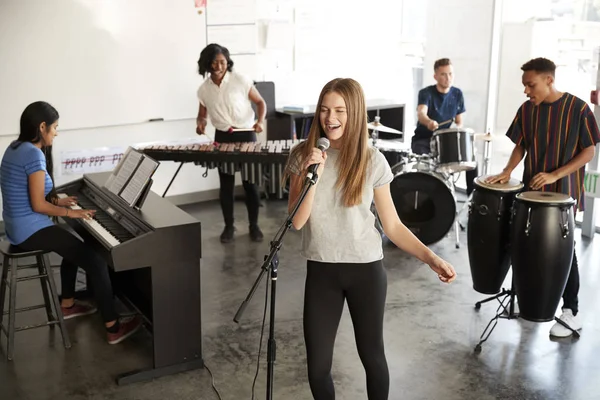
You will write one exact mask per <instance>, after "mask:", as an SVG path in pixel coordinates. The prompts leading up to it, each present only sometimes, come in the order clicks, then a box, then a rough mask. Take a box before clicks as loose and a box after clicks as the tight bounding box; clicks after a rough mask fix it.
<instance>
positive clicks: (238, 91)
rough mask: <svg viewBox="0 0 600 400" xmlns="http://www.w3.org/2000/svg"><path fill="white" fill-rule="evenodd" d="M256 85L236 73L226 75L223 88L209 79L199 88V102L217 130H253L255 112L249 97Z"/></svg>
mask: <svg viewBox="0 0 600 400" xmlns="http://www.w3.org/2000/svg"><path fill="white" fill-rule="evenodd" d="M253 86H254V83H253V82H252V81H251V80H250V79H248V78H246V77H245V76H243V75H240V74H238V73H236V72H229V71H227V72H226V73H225V76H224V77H223V80H222V81H221V86H217V85H216V84H215V83H214V82H213V80H212V79H211V78H210V77H209V78H208V79H206V80H205V81H204V83H202V85H200V88H198V100H199V101H200V104H202V105H203V106H204V107H206V110H207V111H208V117H209V118H210V121H211V123H212V124H213V126H214V127H215V128H217V129H218V130H220V131H225V132H227V131H228V130H229V128H232V127H233V128H252V126H253V125H254V110H253V109H252V104H251V102H250V99H249V98H248V95H249V94H250V89H252V87H253Z"/></svg>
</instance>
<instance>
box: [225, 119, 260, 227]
mask: <svg viewBox="0 0 600 400" xmlns="http://www.w3.org/2000/svg"><path fill="white" fill-rule="evenodd" d="M215 142H217V143H236V142H256V133H255V132H233V133H229V132H225V131H220V130H218V129H217V130H216V132H215ZM219 184H220V189H219V200H220V201H221V210H222V211H223V219H224V220H225V225H228V226H233V204H234V202H235V194H234V188H235V174H225V173H223V172H221V170H219ZM242 184H243V185H244V192H246V208H247V209H248V221H249V222H250V225H257V223H258V208H259V207H260V194H259V193H258V188H257V187H256V185H255V184H253V183H250V182H248V181H242Z"/></svg>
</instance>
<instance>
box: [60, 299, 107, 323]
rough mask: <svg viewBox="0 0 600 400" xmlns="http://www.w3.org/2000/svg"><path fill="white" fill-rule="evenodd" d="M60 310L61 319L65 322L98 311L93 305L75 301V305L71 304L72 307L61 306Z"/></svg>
mask: <svg viewBox="0 0 600 400" xmlns="http://www.w3.org/2000/svg"><path fill="white" fill-rule="evenodd" d="M60 309H61V310H62V313H63V319H65V320H67V319H71V318H77V317H81V316H83V315H90V314H93V313H95V312H96V311H98V309H97V308H96V307H94V306H93V305H91V304H87V303H80V302H78V301H75V304H73V306H72V307H69V308H66V307H62V306H61V307H60Z"/></svg>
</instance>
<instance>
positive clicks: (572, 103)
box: [506, 93, 600, 211]
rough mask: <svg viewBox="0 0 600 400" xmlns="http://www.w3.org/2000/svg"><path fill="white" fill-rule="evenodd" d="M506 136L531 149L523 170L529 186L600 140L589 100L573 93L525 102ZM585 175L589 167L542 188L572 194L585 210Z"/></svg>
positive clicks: (526, 185) (528, 149)
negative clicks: (538, 101)
mask: <svg viewBox="0 0 600 400" xmlns="http://www.w3.org/2000/svg"><path fill="white" fill-rule="evenodd" d="M506 136H508V137H509V138H510V140H512V141H513V142H514V143H515V144H516V145H519V146H522V147H523V148H524V149H525V151H526V152H527V156H526V157H525V170H524V172H523V184H524V185H525V187H528V186H529V182H530V181H531V179H532V178H533V177H534V176H535V175H536V174H538V173H540V172H552V171H554V170H556V169H558V168H560V167H563V166H564V165H566V164H567V163H569V161H571V160H572V159H573V158H574V157H575V156H577V155H578V154H579V153H580V152H581V151H582V150H583V149H585V148H587V147H589V146H594V145H595V144H596V143H598V142H599V141H600V132H599V131H598V124H597V123H596V119H595V118H594V114H593V113H592V110H591V109H590V107H588V105H587V104H586V102H585V101H583V100H581V99H580V98H577V97H575V96H573V95H572V94H569V93H564V94H563V95H562V97H561V98H560V99H558V100H556V101H555V102H553V103H550V104H547V103H542V104H540V105H539V106H535V105H534V104H533V103H531V102H530V101H527V102H525V103H523V105H522V106H521V108H519V110H518V111H517V115H516V116H515V119H514V120H513V122H512V124H511V126H510V128H508V132H507V133H506ZM584 176H585V166H583V167H581V168H580V169H578V170H577V171H575V172H573V173H572V174H570V175H567V176H565V177H563V178H561V179H559V180H557V181H556V182H554V183H552V184H549V185H545V186H544V187H542V189H541V190H542V191H544V192H558V193H565V194H568V195H570V196H571V197H572V198H574V199H575V200H576V201H577V205H578V208H579V210H581V211H583V210H584V196H583V194H584V189H583V179H584Z"/></svg>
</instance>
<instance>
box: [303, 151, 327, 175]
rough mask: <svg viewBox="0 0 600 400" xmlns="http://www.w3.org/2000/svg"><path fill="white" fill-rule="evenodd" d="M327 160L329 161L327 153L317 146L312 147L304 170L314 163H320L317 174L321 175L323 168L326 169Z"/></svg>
mask: <svg viewBox="0 0 600 400" xmlns="http://www.w3.org/2000/svg"><path fill="white" fill-rule="evenodd" d="M325 161H327V153H326V152H324V151H321V150H319V149H317V148H314V149H312V153H310V156H309V157H308V158H307V159H306V161H305V162H304V170H305V171H306V170H308V167H310V166H311V165H313V164H319V168H318V169H317V175H318V176H321V175H322V174H323V169H325Z"/></svg>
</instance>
